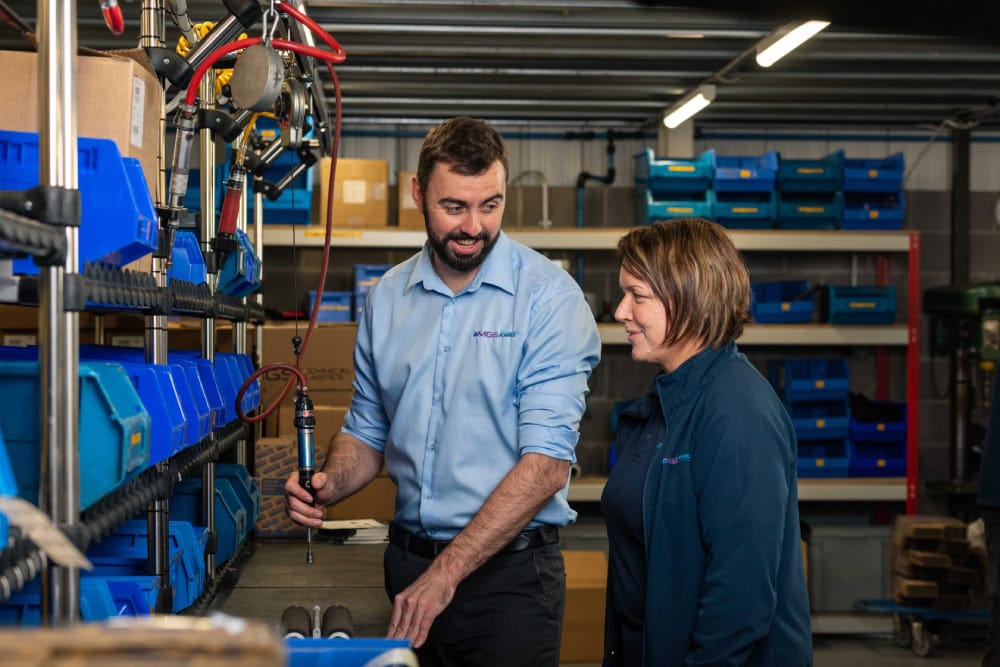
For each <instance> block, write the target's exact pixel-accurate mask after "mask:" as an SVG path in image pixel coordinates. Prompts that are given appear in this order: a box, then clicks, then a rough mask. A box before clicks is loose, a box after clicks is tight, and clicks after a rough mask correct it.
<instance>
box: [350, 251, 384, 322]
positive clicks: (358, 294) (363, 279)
mask: <svg viewBox="0 0 1000 667" xmlns="http://www.w3.org/2000/svg"><path fill="white" fill-rule="evenodd" d="M391 268H392V264H355V265H354V317H353V318H352V319H353V320H354V321H355V322H357V321H359V320H360V319H361V314H362V313H364V312H365V300H366V299H367V298H368V292H369V290H371V288H372V287H373V286H374V285H375V283H377V282H378V280H379V278H381V277H382V276H383V275H384V274H385V272H386V271H388V270H389V269H391Z"/></svg>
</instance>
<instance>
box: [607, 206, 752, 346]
mask: <svg viewBox="0 0 1000 667" xmlns="http://www.w3.org/2000/svg"><path fill="white" fill-rule="evenodd" d="M618 259H619V261H621V265H622V268H623V269H625V270H626V271H628V272H629V273H631V274H632V275H634V276H635V277H637V278H639V279H641V280H643V281H645V282H647V283H649V286H650V288H651V289H652V291H653V293H654V294H655V295H656V296H657V298H659V299H660V301H662V302H663V305H664V307H665V308H666V312H667V333H666V336H665V337H664V340H663V343H664V344H665V345H674V344H677V343H682V342H686V341H688V340H701V341H702V342H703V343H704V344H705V345H707V346H708V347H712V348H719V347H722V346H723V345H725V344H726V343H728V342H729V341H733V340H736V339H737V338H739V337H740V335H741V334H742V333H743V325H744V324H746V323H747V322H749V321H750V315H749V312H748V311H749V309H750V274H749V272H748V271H747V266H746V262H744V260H743V256H742V255H741V254H740V252H739V251H738V250H737V249H736V246H734V245H733V242H732V240H730V238H729V235H728V234H726V231H725V230H724V229H723V228H722V227H721V226H719V225H717V224H715V223H714V222H710V221H708V220H705V219H703V218H679V219H676V220H670V221H667V222H658V223H656V224H654V225H649V226H644V227H636V228H634V229H632V230H630V231H629V232H628V233H627V234H625V236H623V237H622V238H621V239H619V241H618Z"/></svg>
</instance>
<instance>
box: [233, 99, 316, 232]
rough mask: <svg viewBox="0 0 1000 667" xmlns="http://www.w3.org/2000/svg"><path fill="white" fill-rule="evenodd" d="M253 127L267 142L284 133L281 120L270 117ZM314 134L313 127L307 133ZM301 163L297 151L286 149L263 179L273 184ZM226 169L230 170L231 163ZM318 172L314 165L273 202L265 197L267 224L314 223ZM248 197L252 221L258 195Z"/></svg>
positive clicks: (249, 214) (310, 135) (259, 121)
mask: <svg viewBox="0 0 1000 667" xmlns="http://www.w3.org/2000/svg"><path fill="white" fill-rule="evenodd" d="M254 128H255V129H256V130H257V131H259V132H260V135H261V137H262V138H263V139H264V140H265V141H267V142H270V141H273V140H274V139H275V137H277V136H278V135H279V133H280V132H281V128H280V127H279V124H278V121H277V120H274V119H270V118H263V117H261V118H258V119H257V121H256V123H255V125H254ZM312 136H313V132H312V130H310V131H309V132H307V133H306V134H305V138H307V139H308V138H311V137H312ZM299 162H300V160H299V156H298V155H297V154H296V152H295V151H294V150H290V149H286V150H285V151H284V152H282V153H281V154H280V155H279V156H278V157H277V158H275V160H274V162H272V163H271V167H270V168H269V169H268V170H267V171H266V172H265V173H264V179H265V180H267V181H270V182H271V183H277V182H278V181H280V180H281V179H282V178H283V177H284V176H285V175H286V174H288V172H290V171H291V170H292V168H293V167H295V165H297V164H298V163H299ZM226 168H227V171H228V165H227V166H226ZM315 171H318V169H317V168H315V165H314V167H313V168H309V169H306V170H305V171H304V172H303V173H301V174H299V175H298V176H297V177H296V178H295V179H294V180H293V181H292V182H291V184H290V185H289V186H288V187H287V188H285V190H284V191H283V192H282V193H281V194H280V195H278V198H277V199H275V200H274V201H271V200H270V199H268V198H267V197H264V224H280V225H309V224H312V192H313V181H314V176H313V172H315ZM248 199H249V210H248V212H247V215H248V216H250V219H251V220H252V219H253V215H254V206H256V201H255V200H256V197H254V196H252V195H251V196H250V197H249V198H248Z"/></svg>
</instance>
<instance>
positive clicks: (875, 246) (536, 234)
mask: <svg viewBox="0 0 1000 667" xmlns="http://www.w3.org/2000/svg"><path fill="white" fill-rule="evenodd" d="M627 231H628V228H617V227H616V228H604V229H576V228H566V229H533V228H518V227H513V228H506V229H504V232H505V233H506V234H507V235H508V236H510V237H511V238H513V239H515V240H517V241H520V242H522V243H524V244H525V245H528V246H530V247H532V248H534V249H536V250H569V251H574V250H575V251H581V250H592V251H609V250H613V249H614V248H615V247H616V245H617V243H618V239H619V238H621V237H622V235H624V234H625V233H626V232H627ZM262 235H263V241H264V245H265V246H275V247H280V246H291V245H293V243H294V244H295V245H296V246H300V247H321V246H322V245H323V230H322V229H320V228H318V227H316V228H313V227H309V226H296V227H292V226H288V225H265V226H264V228H263V234H262ZM729 235H730V237H731V238H732V239H733V243H734V244H735V245H736V247H737V248H739V249H740V250H743V251H745V252H824V253H826V252H837V253H845V252H846V253H877V254H880V255H881V256H885V255H888V254H889V253H905V254H906V255H907V258H908V263H907V296H906V298H907V304H908V309H907V312H908V320H907V321H906V322H905V323H901V324H891V325H874V326H873V325H832V324H771V325H768V324H752V325H750V326H748V327H747V328H746V330H745V332H744V334H743V336H742V337H741V338H740V339H739V341H738V343H739V344H740V345H744V346H748V345H749V346H758V345H759V346H763V345H794V346H873V347H876V348H880V351H879V353H878V355H877V365H878V367H877V373H876V375H877V394H878V396H877V398H879V399H885V398H888V395H887V394H888V360H887V357H886V356H885V354H884V352H883V351H882V350H881V348H884V347H886V346H894V347H905V348H906V376H907V379H906V403H907V404H908V405H917V404H918V401H919V397H920V384H919V382H920V377H919V367H918V364H919V359H920V348H919V341H920V328H919V322H920V234H919V233H918V232H909V231H844V230H833V231H806V230H801V231H800V230H782V231H780V232H779V231H775V230H729ZM425 240H426V234H425V233H424V231H423V230H394V229H340V230H337V229H335V230H334V232H333V236H332V243H331V247H332V248H386V249H400V248H413V249H416V248H419V247H421V246H422V245H423V244H424V241H425ZM878 279H879V282H880V283H883V284H884V283H887V282H888V262H887V261H883V257H880V261H879V268H878ZM598 331H599V332H600V335H601V341H602V342H603V343H604V344H605V345H625V344H627V343H628V339H627V337H626V335H625V331H624V329H623V328H622V327H621V326H620V325H618V324H599V325H598ZM919 412H920V411H919V410H908V411H907V419H908V423H907V447H906V450H907V473H906V477H905V478H893V479H865V480H858V479H847V480H839V479H838V480H814V479H808V480H801V481H800V484H799V492H800V493H799V499H800V500H803V501H862V502H863V501H891V502H903V501H905V502H906V511H907V513H908V514H914V513H916V511H917V483H918V480H917V470H918V465H917V464H918V449H917V446H918V437H919V421H918V420H919ZM603 488H604V481H603V479H600V478H583V479H580V480H575V481H573V482H572V483H571V484H570V492H569V493H570V500H575V501H578V502H588V501H596V500H599V499H600V495H601V490H602V489H603Z"/></svg>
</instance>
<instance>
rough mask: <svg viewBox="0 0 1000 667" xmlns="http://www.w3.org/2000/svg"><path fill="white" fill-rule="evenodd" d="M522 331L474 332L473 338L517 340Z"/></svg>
mask: <svg viewBox="0 0 1000 667" xmlns="http://www.w3.org/2000/svg"><path fill="white" fill-rule="evenodd" d="M520 335H521V332H520V331H473V332H472V337H473V338H517V337H518V336H520Z"/></svg>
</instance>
